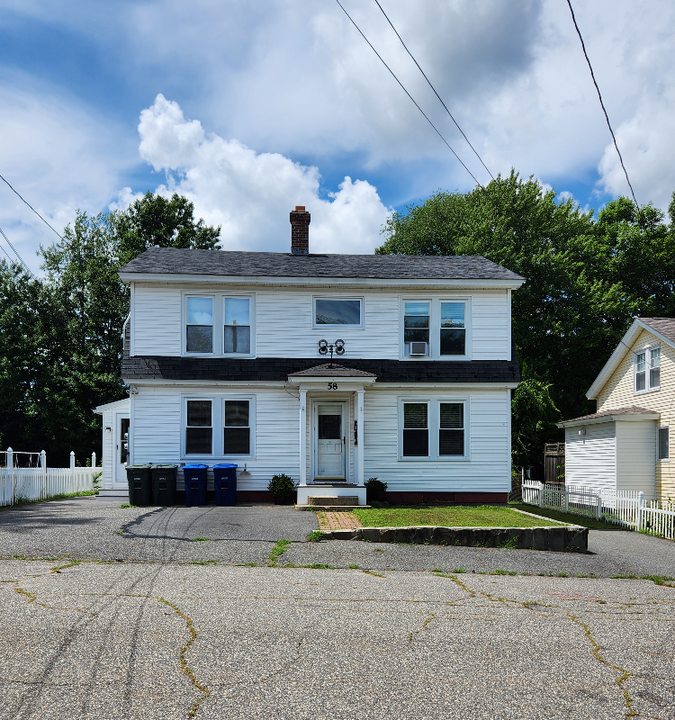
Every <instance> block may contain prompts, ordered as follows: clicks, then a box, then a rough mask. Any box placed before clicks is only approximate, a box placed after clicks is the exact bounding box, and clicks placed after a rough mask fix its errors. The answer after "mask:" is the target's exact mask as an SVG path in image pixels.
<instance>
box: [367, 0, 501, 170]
mask: <svg viewBox="0 0 675 720" xmlns="http://www.w3.org/2000/svg"><path fill="white" fill-rule="evenodd" d="M375 4H376V5H377V7H379V8H380V12H381V13H382V14H383V15H384V17H385V18H386V20H387V22H388V23H389V25H391V29H392V30H393V31H394V32H395V33H396V37H397V38H398V39H399V40H400V42H401V45H403V47H404V49H405V51H406V52H407V53H408V55H410V58H411V59H412V61H413V62H414V63H415V65H417V69H418V70H419V71H420V72H421V73H422V77H423V78H424V79H425V80H426V81H427V85H429V87H430V88H431V89H432V90H433V91H434V95H436V97H437V98H438V101H439V102H440V103H441V105H442V106H443V107H444V108H445V112H446V113H448V115H449V116H450V119H451V120H452V122H454V123H455V125H456V127H457V129H458V130H459V131H460V132H461V133H462V137H463V138H464V139H465V140H466V142H467V144H468V146H469V147H470V148H471V149H472V150H473V152H474V154H475V155H476V157H477V158H478V159H479V160H480V163H481V165H482V166H483V167H484V168H485V169H486V170H487V174H488V175H489V176H490V177H491V178H492V179H493V180H494V179H495V178H494V175H493V174H492V173H491V172H490V170H489V168H488V166H487V165H486V164H485V163H484V162H483V158H482V157H481V156H480V155H479V154H478V151H477V150H476V148H475V147H474V146H473V145H472V144H471V142H470V141H469V138H468V137H467V136H466V134H465V132H464V130H462V128H461V127H460V126H459V123H458V122H457V120H455V118H454V117H453V115H452V113H451V112H450V110H448V106H447V105H446V104H445V103H444V102H443V98H442V97H441V96H440V95H439V94H438V92H436V88H435V87H434V86H433V85H432V84H431V80H429V78H428V77H427V75H426V73H425V72H424V70H422V68H421V67H420V64H419V63H418V62H417V60H416V59H415V56H414V55H413V54H412V53H411V52H410V50H408V46H407V45H406V44H405V43H404V42H403V38H402V37H401V36H400V34H399V32H398V30H397V29H396V28H395V27H394V23H393V22H392V21H391V20H390V19H389V16H388V15H387V13H386V12H385V11H384V9H383V8H382V5H380V3H379V2H378V0H375Z"/></svg>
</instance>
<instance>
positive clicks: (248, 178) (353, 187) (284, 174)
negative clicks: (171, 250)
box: [120, 94, 391, 253]
mask: <svg viewBox="0 0 675 720" xmlns="http://www.w3.org/2000/svg"><path fill="white" fill-rule="evenodd" d="M138 130H139V133H140V136H141V144H140V153H141V157H142V158H143V159H144V160H145V161H146V162H148V163H149V164H151V165H152V167H153V168H154V169H155V170H157V171H160V170H161V171H164V172H165V173H166V178H167V180H166V183H165V184H163V185H160V186H159V187H158V188H157V190H156V192H159V193H162V194H169V193H173V192H177V193H179V194H181V195H185V196H186V197H188V198H189V199H190V200H192V202H194V204H195V212H196V215H197V216H198V217H203V218H204V220H206V222H207V223H209V224H211V225H221V227H222V230H221V239H222V243H221V244H222V246H223V248H224V249H226V250H273V251H282V252H283V251H285V250H288V248H289V244H290V226H289V221H288V214H289V212H290V211H291V210H292V209H293V208H294V206H296V205H305V206H306V208H307V210H309V211H310V212H311V213H312V224H311V227H310V243H311V245H310V247H311V250H312V252H342V253H371V252H372V251H373V250H374V248H375V247H376V246H377V245H379V244H381V242H382V237H381V235H380V229H381V228H382V226H383V224H384V222H385V220H386V217H387V215H388V214H389V213H390V212H391V210H390V209H388V208H386V207H385V206H384V205H383V204H382V201H381V200H380V198H379V196H378V194H377V190H376V188H375V187H374V186H373V185H371V184H370V183H368V182H366V181H364V180H352V179H351V178H350V177H345V178H344V180H343V181H342V183H340V185H339V188H338V190H337V192H333V193H328V195H327V197H322V193H321V176H320V174H319V170H318V168H316V167H307V166H304V165H301V164H299V163H296V162H293V160H290V159H289V158H287V157H284V156H283V155H280V154H278V153H256V152H255V151H254V150H252V149H251V148H249V147H247V146H246V145H244V144H242V143H240V142H239V141H237V140H235V139H232V140H225V139H223V138H222V137H219V136H218V135H216V134H213V133H210V134H207V133H206V132H205V131H204V128H203V127H202V125H201V123H200V122H199V121H198V120H187V119H186V118H185V116H184V114H183V111H182V110H181V108H180V106H179V105H178V104H177V103H175V102H172V101H170V100H167V99H166V98H165V97H164V96H163V95H161V94H160V95H158V96H157V98H156V99H155V102H154V103H153V105H152V106H151V107H150V108H147V109H146V110H143V112H142V113H141V119H140V123H139V126H138ZM129 195H130V193H129ZM120 199H121V200H122V198H120Z"/></svg>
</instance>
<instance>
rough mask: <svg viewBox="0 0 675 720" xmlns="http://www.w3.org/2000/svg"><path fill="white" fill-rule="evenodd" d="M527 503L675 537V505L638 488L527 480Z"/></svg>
mask: <svg viewBox="0 0 675 720" xmlns="http://www.w3.org/2000/svg"><path fill="white" fill-rule="evenodd" d="M522 494H523V502H524V503H527V504H528V505H537V506H538V507H541V508H549V509H551V510H559V511H561V512H568V513H574V514H576V515H586V516H587V517H593V518H596V519H598V520H604V521H605V522H609V523H612V524H613V525H620V526H622V527H625V528H629V529H631V530H636V531H637V532H646V533H649V534H651V535H659V536H660V537H665V538H668V539H669V540H675V504H674V503H668V502H659V501H657V500H645V499H644V493H642V492H638V491H635V490H619V491H614V490H604V489H593V488H586V487H574V486H570V485H566V486H562V487H561V486H558V485H544V484H543V483H540V482H537V481H536V480H523V485H522Z"/></svg>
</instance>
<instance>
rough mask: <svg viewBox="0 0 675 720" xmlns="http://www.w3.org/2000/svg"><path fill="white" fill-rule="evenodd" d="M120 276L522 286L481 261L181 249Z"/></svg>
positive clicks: (152, 253) (142, 261)
mask: <svg viewBox="0 0 675 720" xmlns="http://www.w3.org/2000/svg"><path fill="white" fill-rule="evenodd" d="M120 272H121V273H148V274H167V275H223V276H263V277H339V278H392V279H397V278H400V279H406V278H408V279H411V280H412V279H422V278H424V279H426V278H428V279H439V280H467V279H468V280H473V279H475V280H515V281H518V280H523V278H522V277H521V276H520V275H516V273H514V272H511V271H510V270H507V269H506V268H503V267H502V266H501V265H497V264H496V263H493V262H491V261H490V260H486V259H485V258H484V257H480V256H469V255H462V256H446V255H433V256H431V255H315V254H310V255H291V254H290V253H288V254H287V253H274V252H239V251H224V250H191V249H181V248H150V249H148V250H146V251H145V252H144V253H143V254H142V255H139V256H138V257H137V258H135V259H134V260H132V261H131V262H129V263H127V264H126V265H124V266H123V267H122V268H120Z"/></svg>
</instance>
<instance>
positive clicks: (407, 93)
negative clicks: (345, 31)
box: [335, 0, 484, 189]
mask: <svg viewBox="0 0 675 720" xmlns="http://www.w3.org/2000/svg"><path fill="white" fill-rule="evenodd" d="M335 2H336V3H337V4H338V5H339V6H340V8H341V10H342V12H343V13H344V14H345V15H346V16H347V17H348V18H349V20H350V22H351V24H352V25H353V26H354V27H355V28H356V29H357V30H358V31H359V34H360V35H361V37H362V38H363V39H364V40H365V41H366V42H367V43H368V45H369V46H370V49H371V50H372V51H373V52H374V53H375V54H376V55H377V57H378V58H379V59H380V62H381V63H382V64H383V65H384V66H385V67H386V68H387V70H389V73H390V74H391V76H392V77H393V78H394V80H396V82H397V83H398V84H399V85H400V86H401V89H402V90H403V92H404V93H405V94H406V95H407V96H408V97H409V98H410V100H411V101H412V103H413V104H414V105H415V107H416V108H417V109H418V110H419V111H420V112H421V113H422V115H424V118H425V119H426V121H427V122H428V123H429V125H431V127H432V128H433V129H434V130H435V131H436V134H437V135H438V137H439V138H441V140H442V141H443V142H444V143H445V144H446V146H447V147H448V149H449V150H450V152H451V153H452V154H453V155H454V156H455V157H456V158H457V160H458V162H459V163H460V165H461V166H462V167H463V168H464V169H465V170H466V171H467V172H468V173H469V175H471V177H472V178H473V179H474V182H475V183H476V184H477V185H480V187H481V188H482V187H483V186H482V185H481V183H480V182H479V181H478V179H477V178H476V176H475V175H474V174H473V173H472V172H471V170H469V168H468V167H467V166H466V165H465V164H464V163H463V162H462V160H461V159H460V157H459V155H458V154H457V153H456V152H455V151H454V150H453V149H452V147H451V146H450V143H449V142H448V141H447V140H446V139H445V138H444V137H443V135H441V132H440V130H439V129H438V128H437V127H436V126H435V125H434V124H433V123H432V122H431V120H430V119H429V117H428V116H427V114H426V113H425V112H424V110H422V108H421V107H420V106H419V105H418V104H417V102H416V101H415V98H413V96H412V95H411V94H410V93H409V92H408V91H407V90H406V88H405V86H404V85H403V83H402V82H401V81H400V80H399V79H398V78H397V77H396V75H395V73H394V71H393V70H392V69H391V68H390V67H389V65H387V63H386V62H385V61H384V59H383V58H382V56H381V55H380V53H379V52H377V50H376V49H375V48H374V47H373V45H372V43H371V42H370V40H368V38H367V37H366V36H365V35H364V34H363V31H362V30H361V28H360V27H359V26H358V25H357V24H356V22H354V20H353V19H352V16H351V15H350V14H349V13H348V12H347V11H346V10H345V9H344V7H343V6H342V3H341V2H340V0H335ZM483 189H484V188H483Z"/></svg>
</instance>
